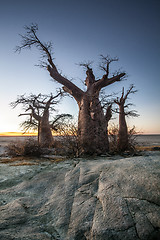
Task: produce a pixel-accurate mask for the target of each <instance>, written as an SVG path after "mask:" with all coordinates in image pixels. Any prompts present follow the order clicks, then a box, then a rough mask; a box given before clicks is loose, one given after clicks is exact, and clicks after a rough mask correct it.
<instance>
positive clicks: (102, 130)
mask: <svg viewBox="0 0 160 240" xmlns="http://www.w3.org/2000/svg"><path fill="white" fill-rule="evenodd" d="M78 105H79V119H78V140H79V146H80V155H85V154H87V155H93V154H96V155H101V154H105V153H106V152H108V150H109V142H108V134H107V125H108V121H107V119H106V117H105V115H104V112H103V109H102V107H101V104H100V102H99V99H98V97H93V95H91V96H89V95H88V94H87V93H85V94H84V95H83V97H82V99H81V101H80V102H79V103H78Z"/></svg>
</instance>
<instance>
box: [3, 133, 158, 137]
mask: <svg viewBox="0 0 160 240" xmlns="http://www.w3.org/2000/svg"><path fill="white" fill-rule="evenodd" d="M37 135H38V132H27V133H24V132H0V137H20V136H21V137H23V136H24V137H25V136H37ZM135 135H160V133H137V134H135Z"/></svg>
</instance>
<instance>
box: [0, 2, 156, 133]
mask: <svg viewBox="0 0 160 240" xmlns="http://www.w3.org/2000/svg"><path fill="white" fill-rule="evenodd" d="M159 12H160V1H159V0H134V1H132V0H112V1H109V0H92V1H91V0H85V1H84V0H81V1H76V0H74V1H73V0H45V1H35V0H32V1H30V0H28V1H22V0H21V1H18V0H14V1H11V0H6V1H3V2H2V3H1V5H0V36H1V37H0V38H1V44H0V53H1V56H0V83H1V84H0V109H1V114H0V132H6V131H20V129H19V123H20V122H21V121H22V120H24V118H19V117H18V114H19V113H20V112H21V109H20V108H17V109H14V110H12V109H11V108H10V106H9V103H10V102H11V101H14V100H16V98H17V95H21V94H24V93H26V94H29V93H31V92H32V93H37V94H38V93H40V92H41V93H44V94H46V93H50V92H54V91H55V89H56V88H57V87H60V85H58V84H56V83H55V82H53V81H51V78H50V76H49V74H48V72H47V71H45V70H43V69H41V68H38V67H36V66H35V65H36V64H37V63H38V60H39V57H40V55H39V52H38V51H37V50H36V49H34V48H33V49H32V50H31V51H29V50H24V51H22V52H21V54H17V53H15V52H14V49H15V47H16V46H17V45H19V44H20V36H19V34H23V33H24V29H23V27H24V25H29V24H31V23H37V24H38V25H39V32H38V34H39V37H40V39H42V40H43V41H50V40H51V41H52V42H53V50H54V57H55V63H56V65H57V67H58V69H60V70H61V71H62V73H63V74H64V75H65V76H67V77H68V78H73V80H74V82H75V83H76V84H77V85H78V86H80V87H82V84H81V80H84V79H85V71H84V70H83V69H82V68H80V67H79V66H78V65H76V63H79V62H82V61H88V60H93V61H94V63H93V70H94V73H95V75H96V76H97V77H100V76H102V74H103V73H102V72H101V71H99V69H98V64H99V61H100V58H99V55H100V54H103V55H107V54H109V55H111V56H112V57H115V56H118V57H119V59H120V60H119V62H118V63H115V64H113V69H112V70H113V71H114V70H116V69H118V68H120V67H122V69H123V70H125V71H126V72H127V74H128V78H127V80H126V81H122V82H120V83H115V84H113V85H111V86H109V87H107V88H106V93H111V92H113V91H114V92H119V91H121V89H122V87H123V86H124V87H125V89H127V88H128V87H129V86H130V84H132V83H133V84H135V86H136V88H137V89H138V93H136V94H135V95H133V96H132V97H131V100H132V102H133V103H134V104H135V107H134V108H135V109H136V110H137V111H138V113H139V114H140V117H138V118H133V119H132V118H129V119H127V122H128V125H129V126H130V127H131V126H132V125H135V126H136V128H137V130H138V131H141V132H143V133H159V134H160V106H159V105H160V94H159V92H160V75H159V68H160V14H159ZM60 111H61V112H68V113H71V114H73V115H77V114H78V107H77V105H76V102H75V101H74V100H73V99H71V98H66V99H65V100H64V101H63V102H62V104H61V106H60Z"/></svg>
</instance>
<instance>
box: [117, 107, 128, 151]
mask: <svg viewBox="0 0 160 240" xmlns="http://www.w3.org/2000/svg"><path fill="white" fill-rule="evenodd" d="M119 110H120V112H119V131H118V150H119V151H120V152H123V151H125V150H127V149H128V128H127V124H126V120H125V112H124V105H123V104H122V105H120V106H119Z"/></svg>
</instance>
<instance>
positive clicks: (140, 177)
mask: <svg viewBox="0 0 160 240" xmlns="http://www.w3.org/2000/svg"><path fill="white" fill-rule="evenodd" d="M0 239H1V240H12V239H15V240H23V239H25V240H36V239H37V240H48V239H57V240H112V239H113V240H119V239H121V240H125V239H126V240H134V239H142V240H143V239H144V240H146V239H149V240H153V239H157V240H158V239H160V154H159V153H156V154H154V153H151V154H148V156H143V157H142V156H139V157H132V158H123V159H121V158H120V157H119V159H117V160H116V159H113V158H109V157H106V158H105V157H103V158H99V159H98V158H95V159H92V160H91V159H90V160H84V159H78V160H77V159H72V160H67V161H63V162H59V163H49V162H42V163H39V164H38V165H29V166H27V165H24V166H14V165H13V164H0Z"/></svg>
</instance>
